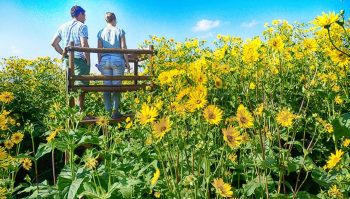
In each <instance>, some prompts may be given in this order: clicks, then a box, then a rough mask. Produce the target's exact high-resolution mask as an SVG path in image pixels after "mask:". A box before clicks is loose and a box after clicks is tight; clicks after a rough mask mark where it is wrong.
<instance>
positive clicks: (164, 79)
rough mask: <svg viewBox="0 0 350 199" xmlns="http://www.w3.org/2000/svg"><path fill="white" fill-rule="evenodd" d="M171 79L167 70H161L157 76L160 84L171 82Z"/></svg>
mask: <svg viewBox="0 0 350 199" xmlns="http://www.w3.org/2000/svg"><path fill="white" fill-rule="evenodd" d="M172 79H173V76H172V75H171V74H170V73H169V72H168V71H165V72H162V73H160V74H159V76H158V80H159V83H160V84H162V85H163V84H170V83H172Z"/></svg>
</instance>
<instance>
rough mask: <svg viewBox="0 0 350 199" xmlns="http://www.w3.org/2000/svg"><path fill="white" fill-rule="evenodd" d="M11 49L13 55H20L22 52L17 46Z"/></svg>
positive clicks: (12, 46)
mask: <svg viewBox="0 0 350 199" xmlns="http://www.w3.org/2000/svg"><path fill="white" fill-rule="evenodd" d="M10 49H11V52H12V53H13V54H16V55H17V54H19V53H20V52H21V51H20V50H19V49H18V48H17V47H16V46H14V45H11V46H10Z"/></svg>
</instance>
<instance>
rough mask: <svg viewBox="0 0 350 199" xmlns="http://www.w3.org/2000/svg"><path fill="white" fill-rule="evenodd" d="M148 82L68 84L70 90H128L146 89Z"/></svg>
mask: <svg viewBox="0 0 350 199" xmlns="http://www.w3.org/2000/svg"><path fill="white" fill-rule="evenodd" d="M146 86H150V84H140V85H108V86H107V85H90V86H70V87H69V88H68V89H69V90H70V91H78V90H81V91H85V92H128V91H137V90H141V89H146Z"/></svg>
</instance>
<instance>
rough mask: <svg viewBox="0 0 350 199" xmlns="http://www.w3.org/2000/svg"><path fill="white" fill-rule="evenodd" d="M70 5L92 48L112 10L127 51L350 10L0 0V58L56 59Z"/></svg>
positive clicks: (348, 5) (336, 2)
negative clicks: (81, 12)
mask: <svg viewBox="0 0 350 199" xmlns="http://www.w3.org/2000/svg"><path fill="white" fill-rule="evenodd" d="M73 5H80V6H82V7H83V8H84V9H85V10H86V16H87V20H86V24H87V26H88V29H89V43H90V46H91V47H96V46H97V39H96V34H97V32H98V31H99V30H100V29H101V28H103V27H104V26H105V21H104V19H103V17H104V13H105V12H107V11H111V12H114V13H116V15H117V19H118V25H119V26H120V27H121V28H123V29H124V30H125V32H126V39H127V43H128V47H129V48H137V46H138V44H140V43H142V42H143V41H144V40H145V39H147V38H148V36H149V35H157V36H165V37H167V38H174V39H175V40H178V41H183V40H184V39H185V38H193V37H197V38H200V39H205V40H207V41H208V42H212V41H213V40H214V39H215V36H216V35H217V34H224V35H227V34H229V35H235V36H240V37H242V38H249V37H252V36H255V35H260V34H261V32H262V30H263V29H264V23H265V22H271V21H272V20H273V19H286V20H288V21H289V22H294V21H298V22H309V21H311V20H313V19H314V18H315V17H316V16H317V15H320V14H321V13H322V12H328V11H335V12H338V11H340V10H341V9H345V12H346V16H347V18H349V13H347V12H350V0H279V1H278V0H270V1H269V0H260V1H258V0H246V1H233V0H231V1H229V0H225V1H219V0H217V1H203V0H202V1H200V0H187V1H186V0H173V1H166V0H163V1H156V0H148V1H140V0H134V1H131V0H114V1H103V0H67V1H63V0H35V1H31V0H22V1H20V0H0V19H1V20H0V27H1V30H0V58H4V57H9V56H18V57H23V58H29V59H31V58H35V57H38V56H51V57H59V55H58V54H57V53H56V52H55V51H54V49H53V48H52V47H51V45H50V43H51V40H52V37H53V35H54V33H55V32H56V31H57V28H58V27H59V26H60V24H62V23H64V22H66V21H68V20H70V8H71V7H72V6H73ZM92 57H95V56H94V55H92ZM94 62H96V58H93V59H92V64H93V65H94V64H95V63H94Z"/></svg>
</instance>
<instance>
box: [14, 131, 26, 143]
mask: <svg viewBox="0 0 350 199" xmlns="http://www.w3.org/2000/svg"><path fill="white" fill-rule="evenodd" d="M23 137H24V135H23V133H21V132H19V131H18V132H16V133H14V134H12V136H11V141H12V142H13V143H15V144H19V143H21V142H22V140H23Z"/></svg>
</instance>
